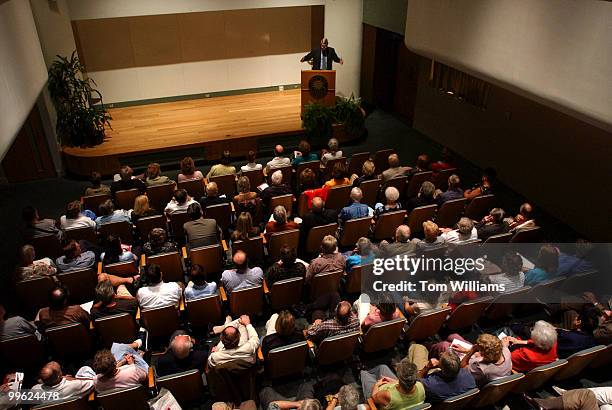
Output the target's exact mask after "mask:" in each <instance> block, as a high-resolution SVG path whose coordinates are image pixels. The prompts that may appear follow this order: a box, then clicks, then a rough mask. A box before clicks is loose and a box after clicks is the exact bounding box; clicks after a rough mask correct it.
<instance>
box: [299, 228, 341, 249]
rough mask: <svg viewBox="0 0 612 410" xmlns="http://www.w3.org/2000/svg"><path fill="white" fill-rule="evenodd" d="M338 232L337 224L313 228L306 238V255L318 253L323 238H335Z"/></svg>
mask: <svg viewBox="0 0 612 410" xmlns="http://www.w3.org/2000/svg"><path fill="white" fill-rule="evenodd" d="M337 230H338V224H337V223H336V222H334V223H331V224H327V225H321V226H315V227H314V228H312V229H311V230H310V231H309V232H308V235H307V236H306V253H308V254H309V255H311V254H313V253H317V252H318V251H319V249H320V248H321V241H322V240H323V238H324V237H325V236H326V235H332V236H335V234H336V231H337Z"/></svg>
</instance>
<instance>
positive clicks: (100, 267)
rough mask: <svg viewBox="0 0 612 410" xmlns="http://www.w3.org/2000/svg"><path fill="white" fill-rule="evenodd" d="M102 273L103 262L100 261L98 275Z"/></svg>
mask: <svg viewBox="0 0 612 410" xmlns="http://www.w3.org/2000/svg"><path fill="white" fill-rule="evenodd" d="M101 274H102V262H98V275H101Z"/></svg>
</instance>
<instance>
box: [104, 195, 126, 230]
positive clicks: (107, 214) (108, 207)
mask: <svg viewBox="0 0 612 410" xmlns="http://www.w3.org/2000/svg"><path fill="white" fill-rule="evenodd" d="M111 222H131V221H130V217H129V216H128V213H127V212H125V211H124V210H122V209H117V210H115V205H114V204H113V201H111V200H110V199H108V200H106V201H104V202H102V203H101V204H100V205H99V206H98V217H97V218H96V227H97V228H98V229H99V228H100V225H102V224H107V223H111Z"/></svg>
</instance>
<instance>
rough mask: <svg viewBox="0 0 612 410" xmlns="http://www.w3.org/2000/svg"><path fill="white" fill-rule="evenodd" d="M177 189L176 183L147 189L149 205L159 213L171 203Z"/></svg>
mask: <svg viewBox="0 0 612 410" xmlns="http://www.w3.org/2000/svg"><path fill="white" fill-rule="evenodd" d="M175 189H176V185H175V184H174V182H170V183H167V184H160V185H152V186H149V187H147V196H148V197H149V204H151V207H152V208H154V209H157V210H158V211H161V210H162V209H165V208H166V205H167V204H168V202H170V200H171V199H172V197H173V196H174V190H175ZM132 203H133V202H132Z"/></svg>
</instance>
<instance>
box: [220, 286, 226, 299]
mask: <svg viewBox="0 0 612 410" xmlns="http://www.w3.org/2000/svg"><path fill="white" fill-rule="evenodd" d="M219 295H221V301H222V302H227V294H226V293H225V289H223V286H220V287H219Z"/></svg>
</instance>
